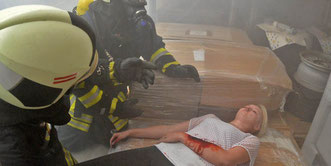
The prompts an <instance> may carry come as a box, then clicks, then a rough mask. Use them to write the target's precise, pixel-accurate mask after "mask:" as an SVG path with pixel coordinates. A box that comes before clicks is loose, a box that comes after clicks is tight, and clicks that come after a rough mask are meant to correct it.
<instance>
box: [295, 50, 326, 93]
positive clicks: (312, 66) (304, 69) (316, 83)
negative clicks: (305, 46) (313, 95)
mask: <svg viewBox="0 0 331 166" xmlns="http://www.w3.org/2000/svg"><path fill="white" fill-rule="evenodd" d="M300 58H301V63H300V65H299V67H298V69H297V71H296V73H295V74H294V79H295V80H296V81H297V82H298V83H299V84H301V85H302V86H304V87H306V88H308V89H311V90H313V91H315V92H320V93H323V92H324V89H325V86H326V84H327V82H328V78H329V75H330V72H331V56H330V55H326V54H323V53H320V52H316V51H311V50H306V51H304V52H301V53H300Z"/></svg>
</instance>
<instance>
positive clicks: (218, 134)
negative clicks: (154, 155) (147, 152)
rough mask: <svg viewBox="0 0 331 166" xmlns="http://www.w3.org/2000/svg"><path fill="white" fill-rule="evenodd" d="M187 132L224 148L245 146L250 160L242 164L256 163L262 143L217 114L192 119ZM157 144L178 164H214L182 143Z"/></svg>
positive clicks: (170, 159) (186, 165)
mask: <svg viewBox="0 0 331 166" xmlns="http://www.w3.org/2000/svg"><path fill="white" fill-rule="evenodd" d="M186 133H187V134H189V135H191V136H193V137H196V138H199V139H202V140H204V141H206V142H210V143H213V144H215V145H218V146H220V147H222V148H223V149H224V150H229V149H231V148H233V147H236V146H240V147H243V148H244V149H246V150H247V152H248V155H249V158H250V162H247V163H244V164H241V165H249V166H253V165H254V161H255V158H256V156H257V153H258V149H259V145H260V141H259V139H258V138H257V137H256V136H254V135H252V134H250V133H244V132H242V131H240V130H239V129H237V128H236V127H234V126H232V125H231V124H229V123H226V122H223V121H222V120H220V119H219V118H217V117H216V116H215V115H212V114H208V115H205V116H202V117H197V118H193V119H191V120H190V124H189V127H188V131H187V132H186ZM155 146H156V147H157V148H158V149H159V150H160V151H161V152H162V153H163V154H164V155H165V157H167V158H168V159H169V161H170V162H172V163H173V164H174V165H176V166H177V165H179V166H200V165H206V166H211V165H212V164H211V163H209V162H207V161H206V160H204V159H203V158H201V157H200V156H199V155H197V154H196V153H195V152H193V151H192V150H191V149H190V148H188V147H186V146H185V145H184V144H182V143H160V144H157V145H155Z"/></svg>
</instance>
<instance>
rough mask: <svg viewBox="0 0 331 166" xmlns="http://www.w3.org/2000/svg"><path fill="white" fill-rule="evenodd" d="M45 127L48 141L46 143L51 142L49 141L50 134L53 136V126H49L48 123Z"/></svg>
mask: <svg viewBox="0 0 331 166" xmlns="http://www.w3.org/2000/svg"><path fill="white" fill-rule="evenodd" d="M45 126H46V135H45V140H46V141H49V140H50V139H51V136H50V134H51V130H52V126H51V124H49V123H46V125H45Z"/></svg>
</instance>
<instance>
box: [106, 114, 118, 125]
mask: <svg viewBox="0 0 331 166" xmlns="http://www.w3.org/2000/svg"><path fill="white" fill-rule="evenodd" d="M108 118H109V120H110V121H111V122H112V123H115V122H116V121H117V120H118V119H119V118H118V117H117V116H113V115H109V116H108Z"/></svg>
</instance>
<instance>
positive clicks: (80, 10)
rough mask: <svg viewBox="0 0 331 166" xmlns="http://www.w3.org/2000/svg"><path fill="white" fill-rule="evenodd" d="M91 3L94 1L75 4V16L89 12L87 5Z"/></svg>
mask: <svg viewBox="0 0 331 166" xmlns="http://www.w3.org/2000/svg"><path fill="white" fill-rule="evenodd" d="M93 1H94V0H79V1H78V4H77V10H76V13H77V15H79V16H81V15H84V14H85V13H86V12H87V11H88V10H89V5H90V4H91V3H92V2H93Z"/></svg>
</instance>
